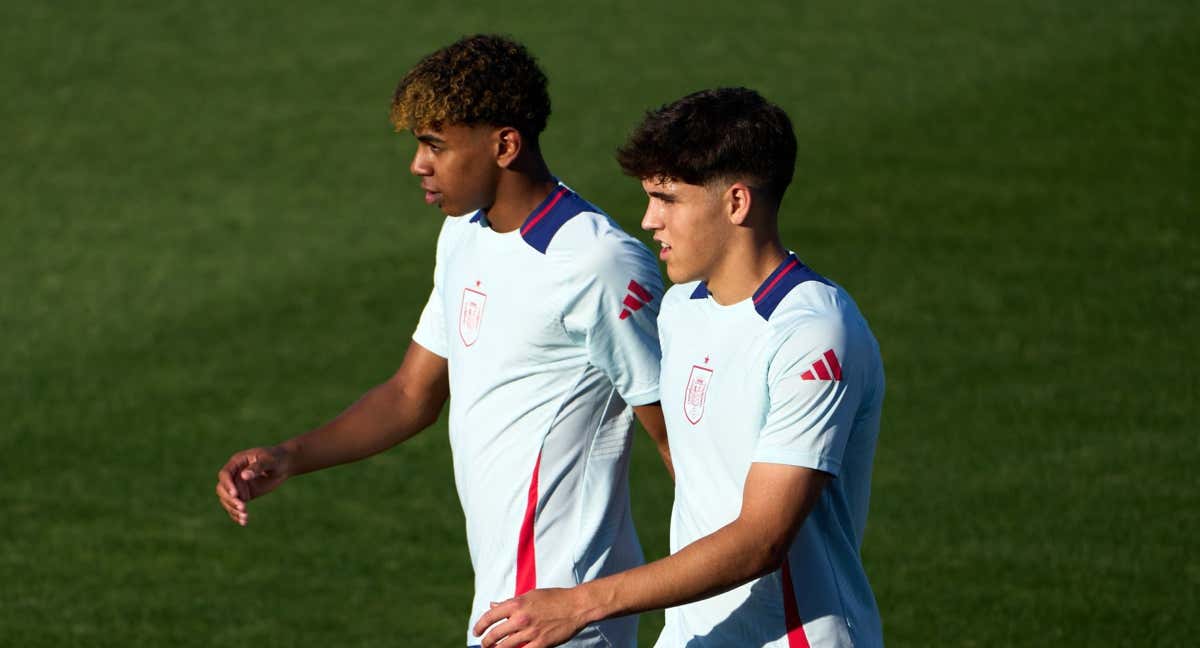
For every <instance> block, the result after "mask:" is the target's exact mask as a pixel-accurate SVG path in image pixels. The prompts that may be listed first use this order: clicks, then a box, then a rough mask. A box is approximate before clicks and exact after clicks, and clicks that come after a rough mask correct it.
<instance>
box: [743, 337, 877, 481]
mask: <svg viewBox="0 0 1200 648" xmlns="http://www.w3.org/2000/svg"><path fill="white" fill-rule="evenodd" d="M846 354H847V344H846V331H845V327H844V325H843V323H842V321H841V320H840V319H838V318H822V319H815V320H809V321H804V322H800V323H799V324H798V326H796V328H794V329H793V330H791V331H790V333H789V334H788V335H787V337H786V338H785V339H784V340H783V341H782V343H781V344H780V346H779V349H778V351H777V352H776V354H775V356H774V358H773V359H772V361H771V364H770V367H769V369H768V372H767V380H768V394H769V399H770V403H769V406H768V409H767V418H766V422H765V424H764V425H763V428H762V430H761V431H760V433H759V437H758V443H757V446H756V447H755V451H754V459H753V460H754V461H756V462H765V463H779V464H788V465H793V466H800V467H804V468H812V469H814V470H820V471H823V472H827V473H830V474H832V475H835V476H836V475H837V474H838V471H839V470H840V469H841V465H842V456H843V454H844V453H845V450H846V442H847V440H848V439H849V436H850V430H851V428H853V426H854V421H855V417H856V415H857V413H858V410H859V406H860V403H861V402H862V398H863V394H864V385H863V384H861V383H862V381H861V379H860V378H858V376H861V375H862V373H863V372H851V371H848V370H847V367H846V366H845V360H846V358H847V356H846Z"/></svg>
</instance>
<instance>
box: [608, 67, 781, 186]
mask: <svg viewBox="0 0 1200 648" xmlns="http://www.w3.org/2000/svg"><path fill="white" fill-rule="evenodd" d="M617 162H618V163H620V165H621V168H622V169H623V170H624V171H625V173H627V174H628V175H631V176H633V177H635V178H640V179H646V178H663V179H666V178H671V179H676V180H681V181H683V182H686V183H688V184H696V185H702V184H707V183H708V182H709V181H711V180H717V179H726V178H728V179H735V178H741V179H744V180H745V181H747V182H748V183H749V184H750V185H751V186H754V187H756V188H759V189H762V190H764V191H765V192H766V193H768V194H769V195H770V196H771V197H772V198H774V199H775V200H776V201H779V200H780V199H782V198H783V193H784V191H786V190H787V187H788V185H789V184H791V182H792V173H793V170H794V169H795V166H796V135H795V133H793V132H792V121H791V120H790V119H788V116H787V113H785V112H783V110H782V109H781V108H780V107H779V106H776V105H774V104H772V103H771V102H769V101H767V100H766V99H763V97H762V95H760V94H758V93H757V92H755V91H753V90H750V89H747V88H717V89H715V90H702V91H700V92H696V93H693V94H690V95H688V96H686V97H684V98H682V99H679V100H678V101H675V102H674V103H670V104H667V105H665V106H662V107H661V108H659V109H658V110H651V111H649V112H647V113H646V118H645V119H644V120H642V123H641V125H639V126H638V127H637V128H636V129H634V131H633V134H631V135H630V136H629V140H628V141H627V142H626V143H625V145H624V146H622V147H621V148H620V149H618V150H617Z"/></svg>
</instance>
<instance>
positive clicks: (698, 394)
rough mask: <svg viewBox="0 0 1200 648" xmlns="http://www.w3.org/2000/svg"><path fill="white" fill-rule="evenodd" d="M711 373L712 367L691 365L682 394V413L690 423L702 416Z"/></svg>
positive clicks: (697, 420) (694, 422) (698, 420)
mask: <svg viewBox="0 0 1200 648" xmlns="http://www.w3.org/2000/svg"><path fill="white" fill-rule="evenodd" d="M712 375H713V370H712V369H709V368H707V367H701V366H700V365H692V373H691V375H690V376H688V384H687V389H686V390H684V394H683V414H684V416H686V417H687V420H688V422H690V423H691V424H692V425H695V424H697V423H699V422H700V419H702V418H704V401H705V399H707V398H708V385H709V383H710V382H712Z"/></svg>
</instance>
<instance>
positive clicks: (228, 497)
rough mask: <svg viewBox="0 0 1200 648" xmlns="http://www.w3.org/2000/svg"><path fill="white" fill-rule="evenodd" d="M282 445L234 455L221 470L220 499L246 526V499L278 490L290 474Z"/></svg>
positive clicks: (219, 479) (218, 483)
mask: <svg viewBox="0 0 1200 648" xmlns="http://www.w3.org/2000/svg"><path fill="white" fill-rule="evenodd" d="M289 464H290V462H289V461H288V455H287V452H285V451H284V450H283V449H282V448H279V447H273V448H251V449H249V450H243V451H241V452H239V453H237V454H235V455H233V456H232V457H230V458H229V461H227V462H225V465H224V466H223V467H222V468H221V470H220V471H218V472H217V499H219V500H221V506H223V507H224V508H225V512H226V513H228V514H229V518H230V519H231V520H233V521H234V522H236V523H238V524H240V525H242V526H246V522H247V521H248V520H249V513H247V512H246V502H249V501H250V500H252V499H254V498H256V497H260V496H262V495H266V494H267V493H269V492H271V491H273V490H275V489H276V488H277V487H278V486H279V485H280V484H282V483H283V482H284V480H285V479H287V478H288V476H289Z"/></svg>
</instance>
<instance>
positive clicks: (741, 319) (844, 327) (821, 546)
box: [657, 255, 884, 648]
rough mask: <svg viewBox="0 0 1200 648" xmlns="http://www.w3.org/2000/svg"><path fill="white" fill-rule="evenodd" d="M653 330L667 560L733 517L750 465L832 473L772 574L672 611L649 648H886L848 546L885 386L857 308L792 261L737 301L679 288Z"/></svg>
mask: <svg viewBox="0 0 1200 648" xmlns="http://www.w3.org/2000/svg"><path fill="white" fill-rule="evenodd" d="M659 331H660V335H661V338H662V350H663V359H662V380H661V381H660V388H661V391H662V406H663V412H664V414H665V416H666V421H667V432H668V436H669V438H670V444H671V456H672V460H673V462H674V464H675V479H676V482H675V506H674V509H673V511H672V515H671V550H672V552H675V551H679V550H680V549H682V548H683V547H684V546H686V545H688V544H690V543H692V542H695V541H696V540H699V539H700V538H702V537H704V536H706V535H709V534H712V533H714V532H715V531H717V530H718V529H720V528H721V527H723V526H725V525H726V524H729V523H730V522H732V521H733V520H734V519H735V518H737V516H738V514H739V512H740V510H741V505H742V489H743V487H744V483H745V480H746V475H747V473H748V472H749V470H750V466H751V464H753V463H756V462H765V463H775V464H787V465H792V466H802V467H805V468H811V469H815V470H820V471H824V472H827V473H830V474H831V475H833V476H834V477H835V479H832V480H830V482H829V485H828V486H827V487H826V488H825V490H824V491H823V493H822V495H821V497H820V499H819V501H818V503H817V505H816V507H815V508H814V509H813V511H812V513H810V514H809V516H808V518H806V520H805V522H804V524H803V526H802V527H801V528H800V530H799V532H798V534H797V536H796V539H795V541H794V542H793V543H792V545H791V547H790V548H789V550H788V554H787V558H786V560H785V562H784V566H783V568H782V569H780V570H779V571H776V572H775V573H773V574H769V575H767V576H764V577H762V578H758V579H756V580H754V581H751V582H749V583H746V584H745V585H742V586H740V587H737V588H735V589H733V590H731V591H729V592H726V593H724V594H720V595H717V596H714V597H712V598H709V599H705V600H702V601H697V602H695V603H690V604H687V605H683V606H679V607H676V608H671V609H669V610H667V612H666V627H665V628H664V630H663V633H662V635H661V636H660V638H659V641H658V644H657V645H658V646H659V648H681V647H685V646H686V647H690V648H701V647H714V648H716V647H721V648H724V647H728V646H738V647H752V646H753V647H757V646H770V647H771V648H798V647H801V646H812V647H813V648H817V647H824V646H882V645H883V636H882V629H881V623H880V618H879V611H878V609H877V607H876V604H875V597H874V595H873V594H872V592H871V586H870V584H869V583H868V582H867V576H866V573H865V572H864V570H863V566H862V561H861V559H860V557H859V549H860V546H861V544H862V537H863V531H864V529H865V526H866V521H867V507H868V501H869V498H870V490H871V464H872V460H873V458H874V454H875V441H876V438H877V437H878V434H879V415H880V409H881V406H882V403H883V392H884V377H883V365H882V361H881V360H880V355H879V347H878V345H877V344H876V342H875V338H874V336H873V335H872V334H871V331H870V328H869V327H868V326H867V322H866V321H865V320H864V319H863V317H862V315H861V314H860V313H859V310H858V307H857V306H856V305H855V303H854V301H853V300H852V299H851V298H850V296H849V295H848V294H847V293H846V292H845V291H844V290H842V289H841V288H840V287H838V286H836V285H834V284H833V283H831V282H829V281H828V280H826V279H824V278H823V277H821V276H819V275H817V274H815V273H814V272H813V271H811V270H810V269H808V268H807V267H806V266H804V264H802V263H800V261H799V260H798V259H797V258H796V257H795V256H794V255H793V256H789V257H788V258H787V259H786V260H785V261H784V262H783V263H782V264H781V265H780V266H779V267H778V268H776V270H775V271H774V272H773V273H772V274H771V275H770V276H769V277H768V278H767V279H766V280H765V281H764V282H763V284H762V285H761V286H760V287H759V288H758V290H757V291H756V292H755V293H754V296H753V297H751V298H749V299H746V300H744V301H741V302H738V303H736V304H732V305H728V306H722V305H721V304H718V303H717V302H716V301H714V300H713V299H712V297H711V296H710V295H709V294H708V290H707V287H706V286H705V284H703V283H690V284H682V285H677V286H674V287H673V288H671V289H670V290H669V291H668V292H667V295H666V297H664V299H663V309H662V313H661V315H660V317H659Z"/></svg>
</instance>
